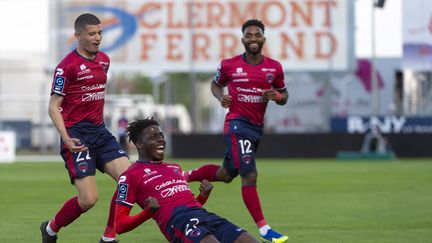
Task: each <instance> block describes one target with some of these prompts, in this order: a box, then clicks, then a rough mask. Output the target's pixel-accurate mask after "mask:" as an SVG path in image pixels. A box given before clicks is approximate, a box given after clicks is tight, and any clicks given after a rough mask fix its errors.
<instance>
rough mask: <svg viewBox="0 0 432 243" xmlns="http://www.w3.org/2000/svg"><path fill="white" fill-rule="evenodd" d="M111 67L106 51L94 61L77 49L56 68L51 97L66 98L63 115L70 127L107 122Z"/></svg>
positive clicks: (98, 54)
mask: <svg viewBox="0 0 432 243" xmlns="http://www.w3.org/2000/svg"><path fill="white" fill-rule="evenodd" d="M109 65H110V60H109V57H108V56H107V55H106V54H105V53H103V52H100V51H99V52H97V53H96V56H95V58H94V59H93V60H90V59H87V58H84V57H83V56H81V55H79V54H78V52H77V51H76V50H73V51H72V52H70V53H69V54H68V55H66V56H65V58H63V60H62V61H61V62H60V63H59V65H58V66H57V67H56V69H55V74H54V79H53V83H52V87H51V94H52V95H53V94H54V93H55V94H58V95H61V96H63V97H64V99H63V102H62V104H61V114H62V116H63V120H64V123H65V126H66V127H67V128H68V127H71V126H73V125H75V124H76V123H78V122H80V121H83V120H87V121H90V122H92V123H94V124H96V125H100V124H102V123H103V109H104V104H105V88H106V83H107V72H108V68H109Z"/></svg>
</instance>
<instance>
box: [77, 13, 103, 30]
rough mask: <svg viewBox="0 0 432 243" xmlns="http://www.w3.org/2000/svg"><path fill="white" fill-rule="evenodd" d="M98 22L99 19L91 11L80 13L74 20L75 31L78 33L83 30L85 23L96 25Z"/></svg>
mask: <svg viewBox="0 0 432 243" xmlns="http://www.w3.org/2000/svg"><path fill="white" fill-rule="evenodd" d="M100 23H101V21H100V20H99V18H98V17H96V16H95V15H93V14H91V13H85V14H81V15H80V16H78V18H76V20H75V24H74V28H75V32H77V33H79V32H81V31H83V30H84V29H85V27H86V26H87V25H97V24H100Z"/></svg>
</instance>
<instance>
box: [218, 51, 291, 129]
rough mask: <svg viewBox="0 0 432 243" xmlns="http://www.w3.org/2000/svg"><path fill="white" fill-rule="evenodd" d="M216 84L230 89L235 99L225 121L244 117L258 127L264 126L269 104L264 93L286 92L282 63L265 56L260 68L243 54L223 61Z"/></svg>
mask: <svg viewBox="0 0 432 243" xmlns="http://www.w3.org/2000/svg"><path fill="white" fill-rule="evenodd" d="M213 82H215V83H216V84H217V85H219V86H221V87H226V86H228V94H229V95H231V96H232V103H231V105H230V107H229V111H228V113H227V115H226V117H225V121H229V120H233V119H238V118H240V117H243V118H246V119H247V120H248V121H249V122H251V123H252V124H255V125H259V126H262V125H263V123H264V114H265V111H266V108H267V103H268V101H266V100H264V99H263V96H262V94H263V91H264V90H268V89H272V88H273V89H275V90H278V91H282V90H284V89H286V86H285V82H284V74H283V70H282V66H281V64H280V63H279V62H278V61H276V60H273V59H271V58H268V57H264V56H263V60H262V61H261V63H259V64H257V65H251V64H248V63H247V62H246V61H245V60H244V58H243V55H238V56H235V57H233V58H230V59H224V60H222V61H221V63H220V65H219V67H218V70H217V72H216V74H215V76H214V77H213Z"/></svg>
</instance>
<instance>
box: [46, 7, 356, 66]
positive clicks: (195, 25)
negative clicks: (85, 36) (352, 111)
mask: <svg viewBox="0 0 432 243" xmlns="http://www.w3.org/2000/svg"><path fill="white" fill-rule="evenodd" d="M51 6H52V8H51V9H52V11H51V13H52V15H53V16H57V18H54V21H52V25H55V26H53V29H56V30H58V33H57V35H58V38H52V46H53V47H54V46H57V48H58V50H59V51H58V52H57V56H56V57H53V58H54V59H55V58H57V59H58V58H59V57H60V56H63V55H64V54H65V53H67V52H68V51H70V50H72V49H73V48H74V46H75V45H76V44H75V38H74V37H73V32H74V31H73V22H74V20H75V18H76V17H77V16H79V15H80V14H82V13H86V12H91V13H93V14H95V15H97V16H98V17H99V18H100V19H101V20H102V25H103V34H104V40H103V43H102V51H105V52H107V53H108V54H109V56H110V57H111V60H112V69H114V70H120V71H139V72H142V71H153V72H156V71H158V72H177V71H191V70H193V71H197V72H206V71H211V72H212V71H214V70H215V69H216V68H217V66H218V63H219V61H220V60H221V59H222V58H227V57H231V56H234V55H238V54H241V53H242V52H243V51H244V47H243V46H242V44H241V37H242V32H241V26H242V24H243V23H244V22H245V21H246V20H248V19H251V18H256V19H260V20H262V21H263V22H264V23H265V25H266V30H265V36H266V38H267V40H266V45H265V47H264V50H263V51H264V53H265V54H266V55H267V56H270V57H272V58H275V59H277V60H279V61H280V62H281V63H282V66H283V67H284V68H285V69H287V70H308V71H314V70H326V69H328V68H329V65H331V67H332V69H334V70H340V71H346V70H348V69H349V68H350V65H352V63H353V60H354V45H353V39H354V38H353V33H354V29H353V22H354V21H353V18H354V10H353V8H354V4H353V1H351V0H311V1H304V0H290V1H280V0H275V1H265V0H255V1H245V0H237V1H227V0H217V1H216V0H213V1H212V0H201V1H186V0H157V1H156V0H150V1H148V0H128V1H127V0H99V1H94V0H93V1H88V0H85V1H83V0H80V1H77V0H75V1H73V0H61V1H52V2H51ZM53 63H56V62H55V61H53Z"/></svg>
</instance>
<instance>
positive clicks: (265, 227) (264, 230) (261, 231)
mask: <svg viewBox="0 0 432 243" xmlns="http://www.w3.org/2000/svg"><path fill="white" fill-rule="evenodd" d="M269 229H271V228H270V226H269V225H268V224H266V225H264V226H263V227H260V228H259V232H260V235H266V234H267V231H268V230H269Z"/></svg>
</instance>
